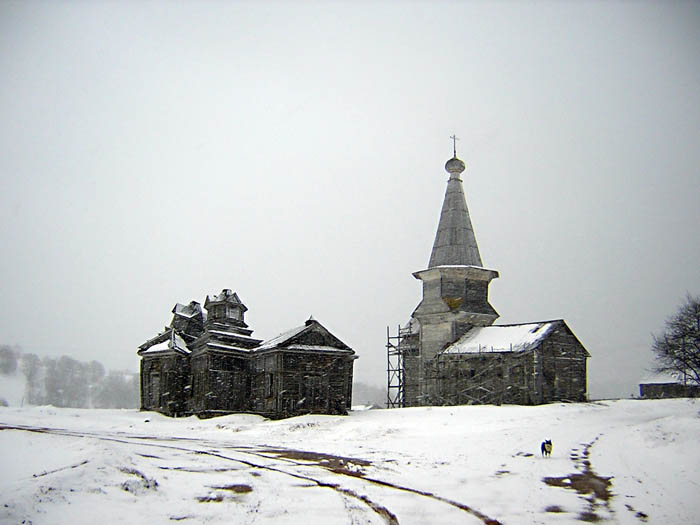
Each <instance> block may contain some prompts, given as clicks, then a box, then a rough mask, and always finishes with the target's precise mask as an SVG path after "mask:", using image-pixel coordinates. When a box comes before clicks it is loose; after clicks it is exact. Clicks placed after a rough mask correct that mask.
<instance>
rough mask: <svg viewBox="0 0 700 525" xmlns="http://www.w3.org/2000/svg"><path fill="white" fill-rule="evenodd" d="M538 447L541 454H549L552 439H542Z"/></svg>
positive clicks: (550, 452) (550, 453)
mask: <svg viewBox="0 0 700 525" xmlns="http://www.w3.org/2000/svg"><path fill="white" fill-rule="evenodd" d="M540 449H541V450H542V455H543V456H551V455H552V440H551V439H548V440H546V441H543V442H542V446H541V447H540Z"/></svg>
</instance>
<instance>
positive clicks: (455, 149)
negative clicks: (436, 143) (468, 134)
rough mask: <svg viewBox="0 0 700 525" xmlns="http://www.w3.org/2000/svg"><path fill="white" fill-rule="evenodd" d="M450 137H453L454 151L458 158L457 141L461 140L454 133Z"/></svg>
mask: <svg viewBox="0 0 700 525" xmlns="http://www.w3.org/2000/svg"><path fill="white" fill-rule="evenodd" d="M450 138H451V139H452V151H453V153H454V156H455V158H457V141H458V140H459V137H458V136H457V135H452V136H451V137H450Z"/></svg>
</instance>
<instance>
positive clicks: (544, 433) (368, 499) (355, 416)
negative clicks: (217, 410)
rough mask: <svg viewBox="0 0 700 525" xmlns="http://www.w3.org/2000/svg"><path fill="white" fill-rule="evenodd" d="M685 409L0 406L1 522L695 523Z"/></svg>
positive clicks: (699, 507)
mask: <svg viewBox="0 0 700 525" xmlns="http://www.w3.org/2000/svg"><path fill="white" fill-rule="evenodd" d="M699 411H700V403H698V402H695V401H694V400H688V399H679V400H659V401H639V400H623V401H603V402H594V403H582V404H558V405H546V406H538V407H521V406H503V407H493V406H472V407H440V408H414V409H402V410H371V411H357V412H353V413H352V414H351V415H350V416H348V417H336V416H304V417H297V418H292V419H287V420H282V421H269V420H265V419H263V418H261V417H257V416H252V415H234V416H227V417H222V418H216V419H210V420H204V421H200V420H198V419H196V418H187V419H169V418H166V417H163V416H160V415H158V414H154V413H148V412H138V411H136V410H77V409H58V408H53V407H34V408H0V430H1V431H0V468H1V471H2V476H0V522H1V523H12V524H14V523H33V524H35V525H37V524H44V523H46V524H75V523H90V524H94V523H130V524H134V523H148V524H159V523H169V522H184V523H205V522H206V523H237V524H239V523H275V524H283V523H289V524H298V523H304V524H307V525H311V524H317V523H318V524H335V523H352V524H355V523H357V524H359V523H401V524H442V523H444V524H455V523H504V524H505V523H514V524H521V523H580V522H581V521H607V522H611V523H644V522H648V523H664V524H669V525H670V524H680V523H699V522H700V518H699V516H700V498H698V495H700V439H699V438H700V414H699ZM546 438H551V439H552V441H553V443H554V450H553V453H552V456H551V457H549V458H542V457H541V455H540V443H541V441H542V440H543V439H546Z"/></svg>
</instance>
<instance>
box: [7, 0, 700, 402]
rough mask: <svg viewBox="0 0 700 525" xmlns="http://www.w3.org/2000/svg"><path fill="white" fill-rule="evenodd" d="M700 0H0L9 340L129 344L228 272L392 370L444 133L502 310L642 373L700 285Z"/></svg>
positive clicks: (93, 351)
mask: <svg viewBox="0 0 700 525" xmlns="http://www.w3.org/2000/svg"><path fill="white" fill-rule="evenodd" d="M699 34H700V4H698V3H696V2H695V3H694V2H687V3H669V2H658V3H643V2H622V3H608V2H570V3H567V2H512V3H509V2H497V3H495V2H488V3H486V2H484V3H482V2H346V3H343V2H278V3H277V2H177V3H174V2H148V3H141V2H133V3H130V2H110V3H108V2H7V1H2V2H0V77H1V81H0V115H2V119H1V121H0V246H1V247H2V257H0V285H1V289H2V290H1V293H0V301H1V307H2V310H3V315H2V316H0V343H5V344H18V345H20V346H21V347H22V348H23V349H24V351H27V352H36V353H39V354H41V355H61V354H69V355H72V356H73V357H76V358H79V359H84V360H88V359H98V360H100V361H102V362H103V363H104V364H105V365H106V366H107V367H109V368H129V369H133V370H136V369H137V366H138V358H137V355H136V348H137V346H138V345H139V344H140V343H142V342H143V341H145V340H146V339H147V338H149V337H151V336H153V335H154V334H155V333H156V332H157V331H159V330H160V329H162V327H163V326H164V325H166V324H167V323H169V321H170V309H171V308H172V307H173V305H174V304H175V303H176V302H182V303H185V302H188V301H190V300H192V299H195V300H198V301H200V302H203V301H204V298H205V297H206V295H207V294H213V293H218V292H219V291H220V290H221V289H222V288H231V289H233V290H236V291H237V292H238V294H239V296H240V297H241V299H242V300H243V301H244V302H245V303H246V305H247V306H248V307H249V311H248V313H247V317H246V320H247V322H248V323H249V324H250V326H251V328H252V329H254V330H255V333H254V335H256V336H258V337H261V338H269V337H272V336H274V335H276V334H277V333H279V332H281V331H283V330H286V329H288V328H290V327H293V326H296V325H299V324H301V323H302V322H303V321H304V320H305V319H306V318H307V317H308V316H309V315H311V314H313V315H314V317H316V318H317V319H318V320H319V321H320V322H321V323H323V324H324V325H325V326H327V327H328V328H329V329H330V330H331V331H333V332H334V333H335V334H336V335H338V336H339V337H340V338H341V339H343V340H344V341H345V342H346V343H348V344H349V345H350V346H352V347H353V348H354V349H355V350H356V351H357V352H358V354H359V355H360V359H359V360H358V361H357V362H356V369H355V372H356V379H357V380H360V381H365V382H369V383H374V384H378V385H383V384H385V382H386V379H385V374H386V373H385V360H386V357H385V348H384V344H385V342H386V326H387V325H391V326H392V327H395V326H396V325H397V324H398V323H404V322H406V321H407V320H408V317H409V315H410V314H411V312H412V310H413V308H415V306H416V305H417V304H418V302H419V300H420V294H421V288H420V282H419V281H417V280H415V279H414V278H413V277H412V276H411V273H412V272H414V271H417V270H421V269H423V268H425V267H426V265H427V264H428V258H429V256H430V249H431V247H432V242H433V237H434V235H435V230H436V227H437V221H438V216H439V212H440V206H441V204H442V199H443V195H444V191H445V187H446V182H447V174H446V173H445V172H444V170H443V165H444V163H445V161H446V160H447V159H448V158H449V157H450V156H451V154H452V143H451V141H450V140H449V136H450V135H451V134H453V133H455V132H456V133H457V135H458V136H459V137H460V138H461V140H460V141H459V142H458V155H459V156H460V158H462V159H463V160H464V161H465V162H466V164H467V172H466V173H465V174H464V176H463V178H464V180H465V191H466V194H467V201H468V205H469V208H470V212H471V216H472V221H473V223H474V228H475V231H476V235H477V240H478V242H479V247H480V250H481V255H482V258H483V260H484V265H485V266H487V267H489V268H493V269H496V270H498V271H499V272H500V274H501V277H500V279H498V280H496V281H494V282H493V284H492V285H491V303H492V304H493V305H494V307H495V308H496V309H497V310H498V312H499V313H500V314H501V318H500V319H499V321H498V322H504V323H507V322H528V321H539V320H546V319H555V318H564V319H565V320H566V321H567V322H568V324H569V326H570V327H571V328H572V329H573V331H574V333H576V335H577V336H578V337H579V339H580V340H581V341H582V342H583V344H584V345H585V346H586V347H587V348H588V349H589V351H590V353H591V355H592V357H591V359H590V361H589V390H590V393H591V394H592V395H593V396H610V395H623V396H627V395H630V394H631V393H633V392H636V384H637V382H638V381H639V379H640V378H641V376H643V375H644V374H645V372H644V369H645V368H647V367H649V366H650V364H651V354H650V352H649V345H650V339H651V336H650V334H651V332H652V331H657V330H658V329H660V328H661V327H662V326H663V322H664V320H665V318H666V317H667V316H668V315H669V314H671V313H672V312H673V311H674V310H675V308H676V307H677V306H678V305H679V304H680V303H681V301H682V299H683V297H684V295H685V294H686V292H690V293H700V264H698V261H699V260H700V241H699V237H700V236H699V235H698V226H699V225H700V206H699V205H698V201H699V200H700V199H699V197H700V147H699V145H700V67H699V65H700V63H699V62H700V36H699Z"/></svg>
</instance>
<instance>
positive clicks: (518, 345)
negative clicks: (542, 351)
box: [442, 321, 560, 354]
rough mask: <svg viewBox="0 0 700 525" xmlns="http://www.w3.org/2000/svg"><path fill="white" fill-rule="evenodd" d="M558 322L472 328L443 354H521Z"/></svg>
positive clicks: (536, 342)
mask: <svg viewBox="0 0 700 525" xmlns="http://www.w3.org/2000/svg"><path fill="white" fill-rule="evenodd" d="M558 322H560V321H545V322H541V323H527V324H515V325H503V326H481V327H476V328H472V329H471V330H469V332H467V333H466V334H464V335H463V336H462V337H461V338H460V339H458V340H457V341H456V342H454V343H453V344H451V345H450V346H448V347H447V348H446V349H445V350H443V352H442V353H443V354H476V353H480V352H523V351H526V350H530V349H532V348H535V347H536V346H537V345H539V343H540V342H541V341H542V340H543V339H544V338H545V337H546V336H547V334H549V333H550V331H551V330H552V329H553V328H554V326H555V325H556V324H557V323H558Z"/></svg>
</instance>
